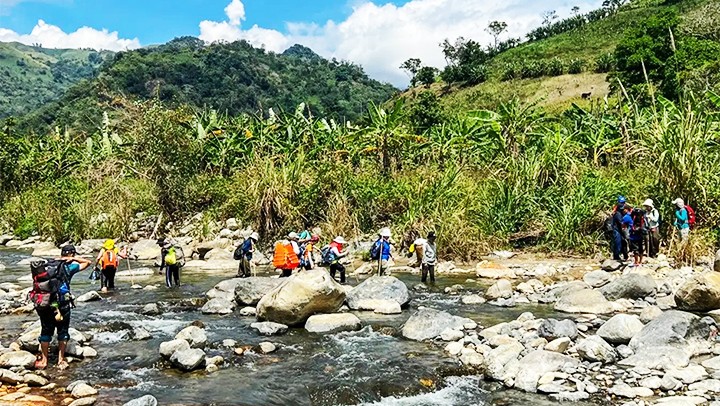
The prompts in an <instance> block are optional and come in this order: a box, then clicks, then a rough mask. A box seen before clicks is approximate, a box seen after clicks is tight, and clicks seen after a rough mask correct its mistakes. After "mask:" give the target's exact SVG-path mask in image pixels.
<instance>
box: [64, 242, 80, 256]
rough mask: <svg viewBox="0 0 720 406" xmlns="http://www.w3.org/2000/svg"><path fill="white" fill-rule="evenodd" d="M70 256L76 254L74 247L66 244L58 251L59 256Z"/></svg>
mask: <svg viewBox="0 0 720 406" xmlns="http://www.w3.org/2000/svg"><path fill="white" fill-rule="evenodd" d="M70 254H77V250H76V249H75V246H74V245H71V244H68V245H66V246H64V247H62V249H61V250H60V255H62V256H65V255H70Z"/></svg>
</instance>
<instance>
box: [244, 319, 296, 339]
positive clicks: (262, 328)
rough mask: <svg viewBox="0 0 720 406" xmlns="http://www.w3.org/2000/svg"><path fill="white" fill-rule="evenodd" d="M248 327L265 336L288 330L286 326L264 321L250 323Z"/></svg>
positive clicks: (283, 332)
mask: <svg viewBox="0 0 720 406" xmlns="http://www.w3.org/2000/svg"><path fill="white" fill-rule="evenodd" d="M250 328H253V329H255V330H257V331H258V333H260V334H262V335H266V336H272V335H279V334H285V333H287V331H288V326H286V325H285V324H280V323H273V322H271V321H266V322H262V323H252V324H251V325H250Z"/></svg>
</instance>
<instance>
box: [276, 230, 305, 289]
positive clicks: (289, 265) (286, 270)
mask: <svg viewBox="0 0 720 406" xmlns="http://www.w3.org/2000/svg"><path fill="white" fill-rule="evenodd" d="M299 255H300V246H298V234H297V233H296V232H292V233H290V234H288V236H287V239H285V240H282V241H279V242H277V243H276V244H275V253H274V255H273V266H275V268H276V269H279V270H281V271H282V273H281V274H280V277H281V278H287V277H289V276H290V275H292V271H293V270H294V269H297V267H298V266H300V257H299Z"/></svg>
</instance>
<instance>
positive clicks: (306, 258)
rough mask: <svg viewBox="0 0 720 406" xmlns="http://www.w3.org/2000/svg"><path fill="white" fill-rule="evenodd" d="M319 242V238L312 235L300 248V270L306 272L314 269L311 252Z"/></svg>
mask: <svg viewBox="0 0 720 406" xmlns="http://www.w3.org/2000/svg"><path fill="white" fill-rule="evenodd" d="M318 242H320V236H319V235H317V234H313V235H312V236H311V237H310V240H308V241H307V242H306V243H305V244H303V245H301V246H300V268H301V269H305V270H307V271H309V270H311V269H314V268H315V259H314V258H313V255H314V254H313V252H314V251H315V245H316V244H317V243H318Z"/></svg>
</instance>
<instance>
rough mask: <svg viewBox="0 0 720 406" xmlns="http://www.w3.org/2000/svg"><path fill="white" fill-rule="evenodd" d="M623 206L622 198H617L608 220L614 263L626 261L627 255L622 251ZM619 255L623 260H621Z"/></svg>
mask: <svg viewBox="0 0 720 406" xmlns="http://www.w3.org/2000/svg"><path fill="white" fill-rule="evenodd" d="M625 206H626V201H625V198H624V197H623V196H620V197H618V201H617V205H616V206H615V207H613V212H612V216H611V217H610V218H609V219H608V220H609V223H610V224H609V225H610V227H609V228H610V229H611V231H612V240H611V245H612V251H613V259H614V260H616V261H620V260H621V259H624V260H627V259H628V253H627V250H626V249H624V243H623V242H624V241H625V238H624V234H623V229H624V226H623V216H624V215H625ZM621 255H622V257H623V258H621Z"/></svg>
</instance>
